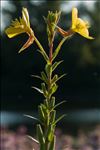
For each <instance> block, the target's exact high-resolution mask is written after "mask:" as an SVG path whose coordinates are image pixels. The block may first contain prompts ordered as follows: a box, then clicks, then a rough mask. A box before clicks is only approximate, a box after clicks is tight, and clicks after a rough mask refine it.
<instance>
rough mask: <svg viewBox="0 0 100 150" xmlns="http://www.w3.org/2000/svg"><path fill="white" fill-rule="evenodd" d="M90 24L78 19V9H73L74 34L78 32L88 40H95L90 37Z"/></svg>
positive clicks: (72, 28) (72, 27)
mask: <svg viewBox="0 0 100 150" xmlns="http://www.w3.org/2000/svg"><path fill="white" fill-rule="evenodd" d="M88 28H89V24H88V23H87V22H85V21H83V20H82V19H80V18H78V10H77V8H73V9H72V26H71V30H72V31H73V32H77V33H79V34H80V35H82V36H83V37H85V38H87V39H93V37H91V36H89V31H88Z"/></svg>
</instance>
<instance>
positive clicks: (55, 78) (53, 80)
mask: <svg viewBox="0 0 100 150" xmlns="http://www.w3.org/2000/svg"><path fill="white" fill-rule="evenodd" d="M57 79H58V75H57V74H56V75H54V77H53V79H52V80H51V84H52V85H53V84H54V83H55V82H56V81H57Z"/></svg>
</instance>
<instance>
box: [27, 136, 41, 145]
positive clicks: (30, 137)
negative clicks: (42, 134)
mask: <svg viewBox="0 0 100 150" xmlns="http://www.w3.org/2000/svg"><path fill="white" fill-rule="evenodd" d="M26 136H27V137H28V138H29V139H31V140H32V141H34V142H35V143H36V144H39V141H37V140H36V139H34V138H33V137H32V136H30V135H26Z"/></svg>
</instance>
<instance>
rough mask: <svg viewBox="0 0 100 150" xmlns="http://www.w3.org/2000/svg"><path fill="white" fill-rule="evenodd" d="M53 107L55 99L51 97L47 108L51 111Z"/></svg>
mask: <svg viewBox="0 0 100 150" xmlns="http://www.w3.org/2000/svg"><path fill="white" fill-rule="evenodd" d="M54 106H55V97H54V96H52V98H51V100H50V101H49V107H50V109H52V108H53V107H54Z"/></svg>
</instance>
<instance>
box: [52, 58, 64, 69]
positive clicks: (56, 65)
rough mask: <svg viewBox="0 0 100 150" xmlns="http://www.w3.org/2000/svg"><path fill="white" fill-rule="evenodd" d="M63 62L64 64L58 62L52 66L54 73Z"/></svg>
mask: <svg viewBox="0 0 100 150" xmlns="http://www.w3.org/2000/svg"><path fill="white" fill-rule="evenodd" d="M62 62H63V60H61V61H58V62H55V63H54V64H53V65H52V71H54V70H55V69H56V68H57V67H58V66H59V65H60V64H61V63H62Z"/></svg>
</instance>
